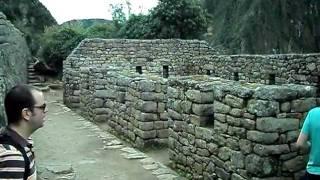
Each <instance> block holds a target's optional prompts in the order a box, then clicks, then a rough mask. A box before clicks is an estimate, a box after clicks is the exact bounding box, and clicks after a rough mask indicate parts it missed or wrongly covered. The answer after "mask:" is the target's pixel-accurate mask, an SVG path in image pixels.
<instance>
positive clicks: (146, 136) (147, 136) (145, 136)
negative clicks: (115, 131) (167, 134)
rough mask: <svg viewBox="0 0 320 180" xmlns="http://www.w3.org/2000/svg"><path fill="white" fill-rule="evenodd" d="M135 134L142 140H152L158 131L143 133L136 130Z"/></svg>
mask: <svg viewBox="0 0 320 180" xmlns="http://www.w3.org/2000/svg"><path fill="white" fill-rule="evenodd" d="M134 133H135V134H136V135H137V136H139V137H140V138H141V139H152V138H155V137H156V136H157V132H156V130H152V131H142V130H140V129H135V130H134Z"/></svg>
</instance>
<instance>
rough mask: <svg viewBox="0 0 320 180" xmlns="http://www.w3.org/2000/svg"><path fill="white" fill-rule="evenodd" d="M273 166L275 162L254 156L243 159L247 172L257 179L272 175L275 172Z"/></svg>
mask: <svg viewBox="0 0 320 180" xmlns="http://www.w3.org/2000/svg"><path fill="white" fill-rule="evenodd" d="M274 164H275V162H274V161H273V160H272V159H270V158H267V157H266V158H262V157H260V156H258V155H255V154H250V155H248V156H246V159H245V167H246V169H247V171H248V172H249V173H251V174H253V175H255V176H258V177H264V176H270V175H273V173H275V171H276V169H275V168H276V166H274Z"/></svg>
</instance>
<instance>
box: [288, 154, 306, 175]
mask: <svg viewBox="0 0 320 180" xmlns="http://www.w3.org/2000/svg"><path fill="white" fill-rule="evenodd" d="M307 161H308V158H307V157H306V156H297V157H295V158H293V159H290V160H287V161H284V162H283V164H282V170H283V171H289V172H296V171H298V170H302V169H304V168H305V167H306V163H307Z"/></svg>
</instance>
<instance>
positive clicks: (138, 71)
mask: <svg viewBox="0 0 320 180" xmlns="http://www.w3.org/2000/svg"><path fill="white" fill-rule="evenodd" d="M136 72H137V73H139V74H142V67H141V66H136Z"/></svg>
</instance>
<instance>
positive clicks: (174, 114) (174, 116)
mask: <svg viewBox="0 0 320 180" xmlns="http://www.w3.org/2000/svg"><path fill="white" fill-rule="evenodd" d="M168 114H169V116H170V118H171V119H175V120H182V116H181V114H179V113H178V112H176V111H174V110H171V109H168Z"/></svg>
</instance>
